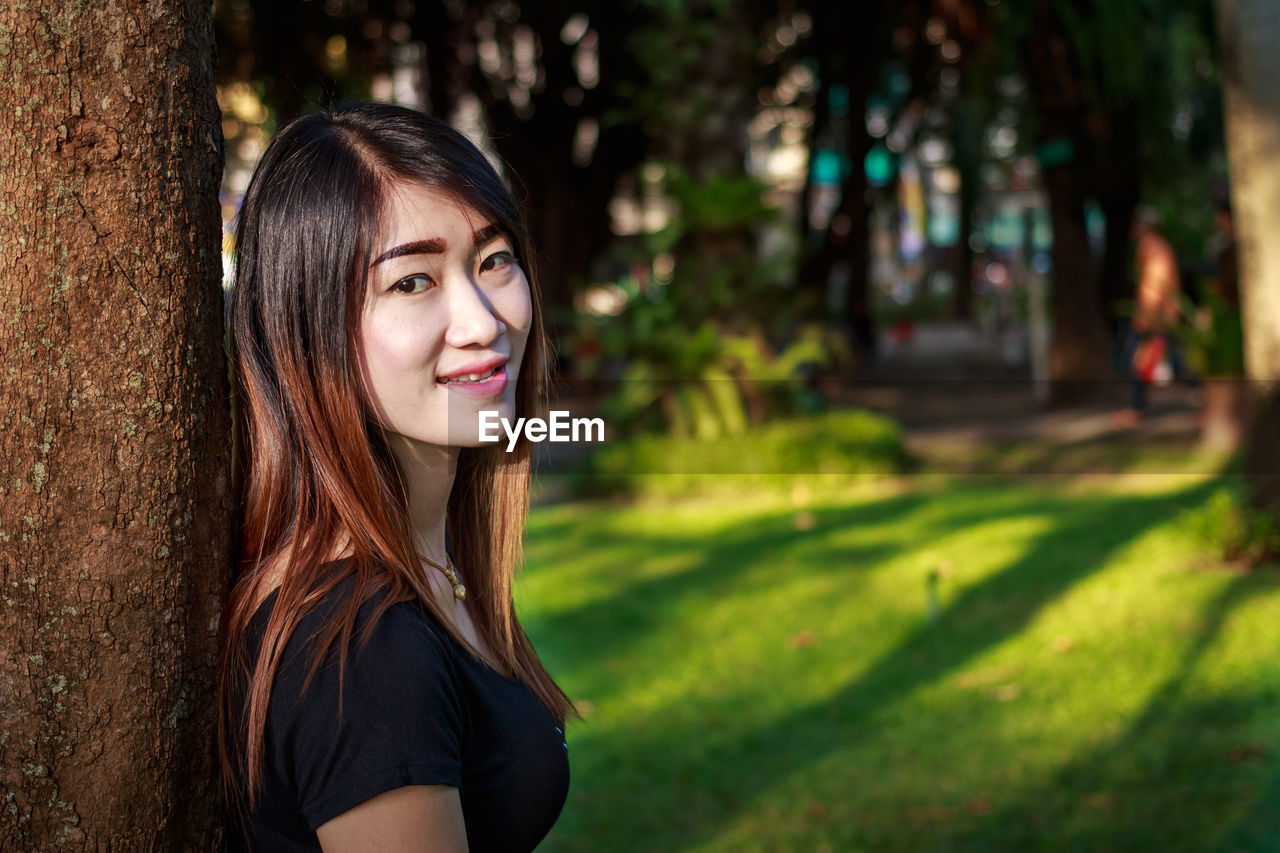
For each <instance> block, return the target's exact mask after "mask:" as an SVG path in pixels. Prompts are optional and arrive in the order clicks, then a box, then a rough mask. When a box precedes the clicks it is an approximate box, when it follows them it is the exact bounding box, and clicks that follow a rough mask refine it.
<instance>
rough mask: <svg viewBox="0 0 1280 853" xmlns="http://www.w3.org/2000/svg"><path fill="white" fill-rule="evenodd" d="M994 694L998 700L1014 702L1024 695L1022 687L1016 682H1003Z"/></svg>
mask: <svg viewBox="0 0 1280 853" xmlns="http://www.w3.org/2000/svg"><path fill="white" fill-rule="evenodd" d="M993 695H994V696H995V698H996V701H997V702H1012V701H1013V700H1014V699H1017V698H1018V697H1019V696H1021V695H1022V688H1021V687H1019V686H1018V685H1016V684H1002V685H1000V686H999V687H997V688H996V691H995V693H994V694H993Z"/></svg>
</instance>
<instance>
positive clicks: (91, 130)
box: [0, 0, 230, 850]
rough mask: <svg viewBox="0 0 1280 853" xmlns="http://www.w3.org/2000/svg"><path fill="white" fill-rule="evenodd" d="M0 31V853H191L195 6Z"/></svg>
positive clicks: (220, 476)
mask: <svg viewBox="0 0 1280 853" xmlns="http://www.w3.org/2000/svg"><path fill="white" fill-rule="evenodd" d="M0 32H3V34H4V38H3V40H2V41H0V75H2V77H0V79H3V80H4V87H3V90H2V91H0V189H2V193H3V195H2V196H0V198H3V202H4V208H5V209H4V219H3V222H4V226H3V229H2V230H0V318H3V319H2V322H3V324H4V333H3V335H0V356H3V359H2V362H0V363H3V364H4V365H5V369H4V373H3V377H2V378H0V388H2V389H3V393H2V396H0V458H3V462H2V463H0V466H2V468H0V543H3V544H2V545H0V784H2V785H3V797H4V803H3V809H2V814H3V817H2V818H0V821H2V824H0V827H2V828H0V848H2V849H5V850H52V849H55V848H57V847H59V846H62V845H70V846H72V847H74V848H77V849H80V848H91V849H103V850H105V849H114V850H151V849H161V850H178V849H212V848H214V847H215V846H216V845H217V844H218V842H219V837H220V834H221V831H220V830H219V828H218V821H217V796H216V793H217V788H216V786H215V783H216V779H217V776H216V764H215V762H214V755H213V749H212V744H211V738H210V732H211V731H212V730H213V727H214V722H215V717H214V709H215V704H216V703H215V702H214V694H213V679H214V673H215V666H216V644H217V636H216V634H217V623H218V614H219V609H220V606H221V601H222V596H223V593H224V587H225V583H226V580H227V570H228V559H229V556H228V555H229V551H228V539H229V523H228V521H229V507H230V500H229V473H230V472H229V444H230V442H229V436H230V417H229V407H228V394H227V379H226V375H227V374H226V360H225V357H224V354H223V348H222V329H223V320H222V307H223V303H222V294H221V291H220V288H219V280H220V277H221V276H220V251H219V211H218V183H219V178H220V174H221V140H222V137H221V128H220V124H219V115H218V108H217V105H216V101H215V98H214V84H213V67H212V66H213V56H214V45H213V30H212V23H211V20H210V7H209V4H208V2H207V1H206V2H200V0H188V2H178V0H172V2H168V3H143V2H141V0H122V2H119V3H115V4H111V6H110V8H107V7H101V8H100V7H98V6H94V5H92V4H89V5H80V4H69V3H68V4H50V3H40V4H31V5H30V6H28V5H24V4H17V5H15V4H10V5H8V6H4V7H0ZM197 496H198V498H197Z"/></svg>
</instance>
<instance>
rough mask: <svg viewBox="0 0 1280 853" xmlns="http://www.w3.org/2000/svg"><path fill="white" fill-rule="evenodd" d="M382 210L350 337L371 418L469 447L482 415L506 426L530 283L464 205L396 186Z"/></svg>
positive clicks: (492, 228) (492, 227) (490, 229)
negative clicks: (355, 342) (355, 339)
mask: <svg viewBox="0 0 1280 853" xmlns="http://www.w3.org/2000/svg"><path fill="white" fill-rule="evenodd" d="M387 207H388V210H387V213H386V216H385V218H384V220H383V223H382V229H381V231H382V233H381V235H380V237H379V240H378V242H377V243H375V245H374V251H373V263H372V266H371V267H370V270H369V287H368V291H367V293H366V296H365V304H364V315H363V318H362V320H361V329H360V331H361V337H362V344H363V349H364V358H365V365H366V368H367V371H368V373H367V376H366V379H367V382H368V386H369V388H370V390H371V393H372V398H373V399H372V402H373V405H374V409H375V411H376V412H377V414H378V417H379V418H380V419H381V422H382V425H383V426H384V427H385V428H386V429H387V430H389V431H391V432H393V433H397V434H399V435H402V436H404V437H406V438H410V439H414V440H416V441H421V442H425V443H427V444H435V445H442V446H446V447H476V446H479V445H480V444H481V442H480V440H479V433H480V430H479V416H480V412H481V411H496V412H498V415H499V417H503V418H508V419H512V420H514V416H515V385H516V377H517V376H519V375H520V361H521V359H522V358H523V356H524V348H525V342H526V341H527V340H528V337H529V326H530V325H531V323H532V321H533V305H532V302H531V300H530V295H529V282H528V280H527V279H526V278H525V275H524V270H523V269H521V267H520V264H519V262H518V260H517V259H516V257H515V246H514V245H513V244H512V242H511V240H510V238H508V237H507V236H506V235H505V234H503V233H502V232H501V231H499V230H498V226H497V223H496V222H490V221H489V220H488V219H486V218H485V217H484V216H483V215H481V214H480V213H478V212H476V211H475V210H473V209H472V208H471V207H469V206H467V205H466V204H465V203H464V202H459V201H455V200H453V199H451V198H449V197H448V196H446V195H445V194H443V193H441V192H439V191H437V190H433V189H428V188H426V187H421V186H417V185H412V184H401V185H399V186H397V187H395V188H394V189H393V190H392V192H391V194H390V196H389V198H388V199H387ZM495 368H496V372H495ZM461 374H471V376H469V377H468V376H464V375H461ZM475 374H479V376H475ZM491 374H492V375H491ZM485 377H489V378H485ZM478 380H483V381H478ZM498 432H499V433H501V430H500V429H499V430H498ZM504 446H505V445H504Z"/></svg>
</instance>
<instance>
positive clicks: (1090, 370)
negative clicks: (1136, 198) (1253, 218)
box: [1028, 0, 1110, 404]
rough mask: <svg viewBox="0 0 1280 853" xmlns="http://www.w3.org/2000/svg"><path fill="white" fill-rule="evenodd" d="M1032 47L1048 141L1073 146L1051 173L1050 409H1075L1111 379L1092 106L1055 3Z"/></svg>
mask: <svg viewBox="0 0 1280 853" xmlns="http://www.w3.org/2000/svg"><path fill="white" fill-rule="evenodd" d="M1034 17H1035V21H1036V31H1037V32H1039V33H1040V34H1041V37H1040V39H1038V40H1037V42H1036V43H1035V44H1034V45H1028V71H1029V77H1030V81H1031V88H1032V91H1033V93H1034V96H1035V99H1036V104H1037V107H1038V111H1039V114H1040V121H1041V126H1042V127H1041V132H1042V137H1041V138H1042V141H1043V142H1055V143H1057V144H1063V141H1069V143H1070V148H1071V153H1070V154H1069V155H1067V156H1066V157H1063V158H1059V159H1058V160H1057V162H1055V163H1053V164H1046V165H1045V168H1044V182H1045V190H1046V192H1047V194H1048V196H1049V215H1050V218H1051V219H1052V222H1053V249H1052V251H1051V257H1052V259H1053V290H1052V292H1051V295H1050V308H1051V312H1052V314H1053V337H1052V339H1051V342H1050V344H1049V381H1050V402H1051V403H1054V404H1071V403H1076V402H1082V401H1085V400H1091V399H1094V398H1096V397H1098V396H1100V395H1101V394H1102V392H1103V391H1104V389H1105V383H1104V382H1103V381H1102V380H1103V379H1104V378H1105V377H1106V376H1107V375H1108V373H1109V372H1110V366H1109V365H1108V363H1107V345H1106V333H1105V329H1104V325H1103V321H1102V316H1101V313H1100V310H1099V304H1100V299H1099V297H1098V277H1097V275H1096V273H1095V271H1094V269H1093V264H1092V263H1091V261H1090V253H1089V237H1088V233H1087V232H1086V230H1085V219H1084V203H1085V200H1086V192H1087V188H1088V187H1089V186H1090V181H1089V179H1090V177H1091V176H1092V174H1093V150H1092V149H1093V146H1092V144H1091V141H1090V139H1089V138H1088V134H1087V132H1086V127H1085V119H1086V115H1087V105H1086V103H1085V96H1084V91H1083V88H1084V83H1083V80H1082V72H1081V69H1080V66H1079V58H1078V57H1077V56H1076V55H1075V53H1074V50H1073V48H1072V46H1071V39H1070V37H1069V35H1068V33H1067V30H1066V25H1065V23H1064V22H1063V21H1062V18H1061V16H1060V15H1059V14H1058V10H1057V7H1056V6H1055V4H1054V3H1052V2H1050V0H1041V2H1040V3H1038V4H1037V6H1036V11H1035V16H1034Z"/></svg>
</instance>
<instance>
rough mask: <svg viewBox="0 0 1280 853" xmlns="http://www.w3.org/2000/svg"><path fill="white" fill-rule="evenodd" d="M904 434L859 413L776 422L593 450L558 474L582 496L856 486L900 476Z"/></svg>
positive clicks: (905, 464) (866, 413) (618, 442)
mask: <svg viewBox="0 0 1280 853" xmlns="http://www.w3.org/2000/svg"><path fill="white" fill-rule="evenodd" d="M909 464H910V460H908V458H907V454H906V451H905V450H904V448H903V444H902V430H901V429H900V428H899V426H898V425H897V424H896V423H895V422H894V421H892V420H890V419H889V418H886V417H884V416H883V415H878V414H876V413H874V412H870V411H864V410H860V409H840V410H834V411H830V412H823V413H821V414H816V415H804V416H795V417H788V418H778V419H775V420H773V421H770V422H768V423H766V424H763V425H760V426H755V427H752V428H750V429H748V430H747V431H746V432H744V433H742V434H740V435H732V436H722V437H720V438H717V439H715V440H710V441H707V440H698V439H691V438H685V439H680V438H675V437H671V436H666V435H643V436H637V437H633V438H626V439H619V440H615V441H611V442H609V443H608V444H605V445H603V446H601V447H599V448H597V449H595V450H594V451H593V452H592V453H591V454H590V455H589V456H588V457H586V458H585V459H584V460H583V463H582V464H581V465H580V466H579V468H578V469H577V470H574V471H572V472H569V473H568V474H565V475H558V476H563V477H564V478H565V480H566V482H567V484H568V486H569V488H570V489H571V490H572V491H573V492H574V493H575V494H577V495H578V496H580V497H598V496H605V495H613V496H618V495H621V496H627V497H640V498H647V499H655V498H659V499H661V498H686V497H695V496H696V497H712V496H722V497H723V496H733V495H740V494H742V493H743V492H744V491H770V492H775V493H779V492H781V493H786V492H789V491H791V490H792V489H794V488H797V487H800V488H804V489H812V488H815V487H818V488H822V487H830V486H832V485H838V486H841V487H844V486H861V485H863V484H865V483H868V482H872V481H875V480H878V479H882V478H884V477H886V476H890V475H893V474H899V473H902V472H903V471H904V470H906V469H907V468H908V466H909Z"/></svg>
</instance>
